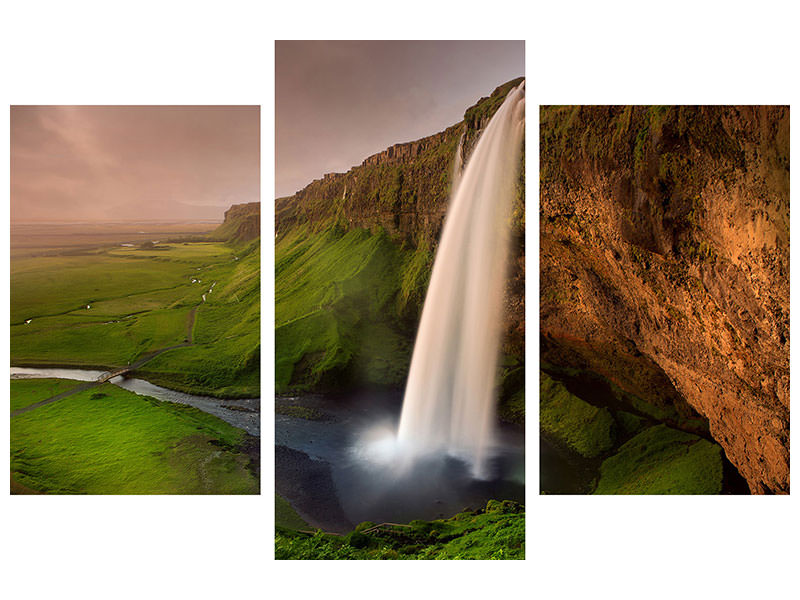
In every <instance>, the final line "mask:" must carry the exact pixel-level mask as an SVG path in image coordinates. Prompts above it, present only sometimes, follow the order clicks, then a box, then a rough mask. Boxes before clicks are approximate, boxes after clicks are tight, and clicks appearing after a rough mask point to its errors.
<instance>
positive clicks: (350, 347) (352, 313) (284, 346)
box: [275, 227, 421, 393]
mask: <svg viewBox="0 0 800 600" xmlns="http://www.w3.org/2000/svg"><path fill="white" fill-rule="evenodd" d="M420 260H421V259H420V258H419V256H418V252H411V251H409V250H406V249H404V248H402V247H401V248H398V247H397V246H395V245H394V244H393V243H392V242H391V240H390V239H389V237H388V236H387V235H386V233H385V232H384V231H383V230H379V231H378V232H377V233H374V234H373V233H370V232H369V231H367V230H363V229H360V230H352V231H348V232H345V231H343V230H341V229H339V228H336V227H333V228H330V229H328V230H325V231H323V232H319V233H315V234H309V233H308V232H306V231H302V230H300V231H296V232H295V233H294V234H293V235H287V236H284V237H283V238H282V239H281V240H279V241H278V244H277V246H276V255H275V348H276V357H275V379H276V391H278V392H279V393H280V392H284V391H287V390H290V389H294V390H303V389H319V388H328V389H331V388H338V387H341V386H345V385H347V384H349V383H353V382H356V383H361V384H374V385H399V384H401V383H402V381H403V380H404V378H405V374H406V370H407V369H408V362H409V360H410V350H411V335H410V333H409V330H408V326H407V325H405V323H403V322H402V320H401V318H400V313H401V312H402V310H403V309H404V308H405V306H407V299H408V298H410V297H412V296H413V294H414V293H416V289H417V286H419V285H420V284H419V283H418V281H417V279H418V275H417V274H416V271H418V270H419V267H418V262H420ZM404 299H406V300H405V302H406V303H404Z"/></svg>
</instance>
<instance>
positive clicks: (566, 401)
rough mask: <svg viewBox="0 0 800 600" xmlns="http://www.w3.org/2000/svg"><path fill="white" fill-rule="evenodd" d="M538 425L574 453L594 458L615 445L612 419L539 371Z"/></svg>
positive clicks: (605, 412) (601, 409)
mask: <svg viewBox="0 0 800 600" xmlns="http://www.w3.org/2000/svg"><path fill="white" fill-rule="evenodd" d="M539 381H540V385H539V391H540V401H539V424H540V427H541V429H542V431H543V432H544V433H545V434H547V435H549V436H551V437H552V438H554V439H555V440H557V441H558V442H559V443H561V444H563V445H565V446H567V447H568V448H570V449H571V450H573V451H575V452H577V453H578V454H580V455H581V456H583V457H584V458H594V457H596V456H600V455H601V454H603V453H604V452H606V451H608V450H610V449H611V448H612V446H613V445H614V440H615V427H614V418H613V417H612V416H611V413H610V412H609V410H608V409H607V408H598V407H595V406H592V405H591V404H589V403H588V402H584V401H583V400H581V399H580V398H578V397H577V396H575V395H573V394H571V393H570V392H569V391H568V390H567V388H566V387H565V386H564V385H563V384H562V383H560V382H558V381H556V380H554V379H551V378H550V377H549V376H548V375H547V374H546V373H543V372H542V373H540V380H539Z"/></svg>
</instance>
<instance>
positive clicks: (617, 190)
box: [540, 106, 789, 493]
mask: <svg viewBox="0 0 800 600" xmlns="http://www.w3.org/2000/svg"><path fill="white" fill-rule="evenodd" d="M540 116H541V147H540V150H541V164H540V170H541V173H540V175H541V204H540V227H541V231H540V242H541V251H540V261H541V265H540V266H541V300H540V303H541V304H540V308H541V335H542V359H543V360H544V361H547V362H550V363H553V364H560V365H564V366H573V367H578V368H584V369H591V370H593V371H596V372H598V373H600V374H602V375H603V376H605V377H607V378H608V379H609V380H611V381H613V382H615V383H616V384H617V385H619V386H620V387H622V388H623V389H626V390H627V391H629V392H631V393H634V394H636V395H638V396H639V397H641V398H642V399H645V400H647V401H649V402H652V403H654V404H659V405H664V404H673V405H675V406H677V407H678V408H679V410H684V411H691V409H692V408H693V409H694V410H696V411H697V412H699V413H700V414H702V415H703V416H705V417H706V418H707V419H708V420H709V427H710V432H711V435H712V436H713V437H714V438H715V439H716V440H717V441H718V442H719V443H720V445H721V446H722V447H723V448H724V449H725V452H726V454H727V457H728V459H729V460H730V461H731V462H732V463H733V464H734V465H735V466H736V467H737V469H738V470H739V472H740V473H741V474H742V475H743V476H744V477H745V478H746V479H747V482H748V484H749V486H750V489H751V491H752V492H753V493H788V492H789V109H788V107H774V106H773V107H543V108H542V109H541V115H540ZM687 404H688V406H687ZM689 407H691V408H689Z"/></svg>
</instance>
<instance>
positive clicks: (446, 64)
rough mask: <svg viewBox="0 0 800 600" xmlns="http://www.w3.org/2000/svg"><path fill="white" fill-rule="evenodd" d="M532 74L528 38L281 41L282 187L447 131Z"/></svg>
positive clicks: (278, 185) (281, 192)
mask: <svg viewBox="0 0 800 600" xmlns="http://www.w3.org/2000/svg"><path fill="white" fill-rule="evenodd" d="M524 74H525V42H522V41H277V42H276V43H275V135H276V142H275V151H276V162H275V195H276V197H281V196H288V195H291V194H293V193H294V192H296V191H297V190H299V189H302V188H303V187H305V186H306V185H308V184H309V183H311V181H312V180H314V179H317V178H320V177H322V176H323V175H324V174H325V173H329V172H344V171H347V170H348V169H349V168H350V167H352V166H354V165H358V164H361V161H362V160H364V159H365V158H366V157H367V156H369V155H371V154H375V153H376V152H380V151H381V150H385V149H386V148H388V147H389V146H391V145H392V144H396V143H398V142H409V141H411V140H416V139H419V138H421V137H425V136H427V135H431V134H434V133H437V132H439V131H442V130H443V129H445V128H447V127H449V126H450V125H454V124H455V123H457V122H459V121H460V120H461V119H462V118H463V116H464V111H465V110H466V109H467V108H469V107H470V106H472V105H473V104H474V103H475V102H477V101H478V100H479V99H480V98H481V97H482V96H488V95H489V94H490V93H491V92H492V90H494V88H495V87H497V86H498V85H501V84H503V83H505V82H506V81H509V80H511V79H514V78H515V77H520V76H522V75H524Z"/></svg>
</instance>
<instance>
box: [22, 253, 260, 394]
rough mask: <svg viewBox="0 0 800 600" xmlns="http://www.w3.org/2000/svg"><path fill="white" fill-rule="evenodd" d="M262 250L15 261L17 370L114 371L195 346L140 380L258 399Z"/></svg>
mask: <svg viewBox="0 0 800 600" xmlns="http://www.w3.org/2000/svg"><path fill="white" fill-rule="evenodd" d="M258 248H259V246H258V242H257V241H255V242H253V243H251V244H249V245H247V246H238V247H234V246H231V245H227V244H224V243H218V242H186V243H180V242H177V243H164V244H159V245H157V246H155V247H136V248H130V247H120V246H114V247H110V248H109V247H106V248H98V249H94V250H91V251H86V252H85V253H82V254H78V255H75V254H69V253H68V254H56V255H52V254H51V255H36V256H22V257H19V258H16V259H14V260H12V262H11V361H12V364H15V365H30V366H47V365H61V366H98V367H108V368H111V367H118V366H124V365H126V364H129V363H133V362H134V361H135V360H137V359H139V358H141V357H143V356H145V355H147V354H148V353H151V352H153V351H155V350H158V349H161V348H165V347H169V346H173V345H176V344H181V343H183V342H185V341H188V340H192V341H194V342H196V345H193V346H190V347H185V348H178V349H175V350H173V351H170V352H168V353H165V354H164V355H161V356H159V357H158V358H157V359H156V360H154V361H153V363H151V364H147V365H146V367H147V368H146V370H142V371H140V372H138V373H139V374H140V375H141V376H143V377H145V378H149V379H152V380H153V381H154V382H155V383H160V384H167V385H170V384H173V383H174V385H170V386H171V387H176V388H179V389H183V390H185V391H190V392H191V391H193V392H200V393H208V394H213V395H230V396H247V395H258V393H259V389H258V388H259V373H258V357H259V356H260V337H259V335H260V334H259V330H260V326H259V317H260V303H259V277H260V264H259V260H260V258H259V252H258ZM212 286H213V288H212ZM209 290H210V291H209ZM203 295H205V300H204V299H203ZM87 307H88V308H87ZM195 309H196V312H195ZM193 317H194V318H193ZM26 321H30V322H26Z"/></svg>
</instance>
